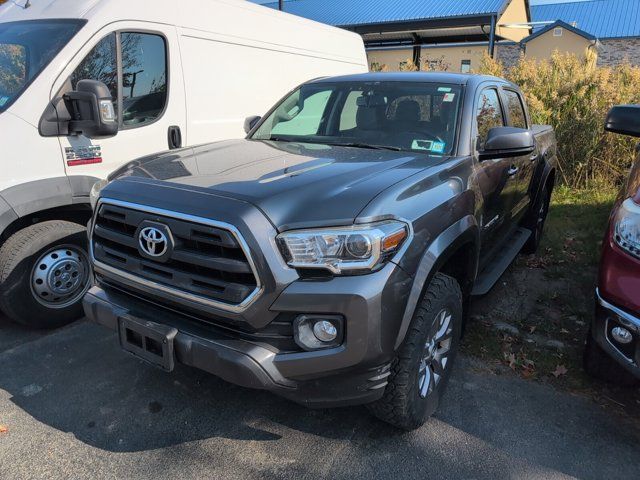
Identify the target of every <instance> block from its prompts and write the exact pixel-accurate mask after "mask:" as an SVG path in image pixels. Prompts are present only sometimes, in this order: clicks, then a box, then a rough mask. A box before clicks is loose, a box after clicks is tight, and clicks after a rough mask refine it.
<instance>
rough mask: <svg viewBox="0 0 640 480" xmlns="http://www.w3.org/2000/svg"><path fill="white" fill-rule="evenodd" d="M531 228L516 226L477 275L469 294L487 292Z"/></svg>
mask: <svg viewBox="0 0 640 480" xmlns="http://www.w3.org/2000/svg"><path fill="white" fill-rule="evenodd" d="M530 236H531V230H529V229H526V228H518V229H517V230H516V231H515V232H513V235H512V236H511V238H510V239H509V240H507V242H506V243H505V245H504V246H503V247H502V249H501V250H500V251H499V252H498V253H497V254H496V255H495V256H494V257H493V258H492V259H491V261H490V262H489V263H488V264H487V266H486V267H485V268H484V270H483V271H482V272H480V274H479V275H478V278H477V279H476V283H475V285H474V287H473V290H472V291H471V295H474V296H480V295H486V294H487V293H489V290H491V289H492V288H493V286H494V285H495V284H496V283H497V282H498V280H499V279H500V277H501V276H502V274H503V273H504V272H505V271H506V270H507V268H509V265H511V263H512V262H513V260H514V259H515V258H516V256H517V255H518V253H520V250H522V247H523V246H524V244H525V243H527V240H529V237H530Z"/></svg>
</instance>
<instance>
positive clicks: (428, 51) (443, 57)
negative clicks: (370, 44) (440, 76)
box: [367, 45, 488, 72]
mask: <svg viewBox="0 0 640 480" xmlns="http://www.w3.org/2000/svg"><path fill="white" fill-rule="evenodd" d="M487 48H488V47H487V45H462V46H455V47H429V46H423V47H422V49H421V55H420V66H421V69H422V70H429V69H432V70H443V69H444V70H446V71H449V72H460V71H462V61H463V60H465V61H468V62H469V63H470V70H471V71H473V70H477V69H478V68H479V67H480V62H481V61H482V56H483V54H484V53H485V52H486V51H487ZM367 55H368V57H369V66H370V67H371V66H372V65H373V64H374V63H377V64H378V65H379V66H382V65H386V66H387V68H388V69H389V70H390V71H392V72H394V71H398V70H399V69H400V62H406V61H407V60H411V59H412V58H413V49H412V48H405V49H397V50H369V51H368V52H367Z"/></svg>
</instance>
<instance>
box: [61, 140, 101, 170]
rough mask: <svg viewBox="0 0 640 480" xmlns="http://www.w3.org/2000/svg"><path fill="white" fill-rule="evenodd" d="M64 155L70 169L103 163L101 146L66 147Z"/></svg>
mask: <svg viewBox="0 0 640 480" xmlns="http://www.w3.org/2000/svg"><path fill="white" fill-rule="evenodd" d="M64 153H65V155H66V157H67V165H68V166H69V167H75V166H78V165H91V164H94V163H102V149H101V148H100V145H89V146H86V147H66V148H65V149H64Z"/></svg>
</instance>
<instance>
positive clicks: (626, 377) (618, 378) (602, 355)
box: [582, 329, 640, 387]
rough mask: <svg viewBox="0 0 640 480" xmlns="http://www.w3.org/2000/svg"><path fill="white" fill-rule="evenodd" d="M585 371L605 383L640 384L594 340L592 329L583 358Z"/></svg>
mask: <svg viewBox="0 0 640 480" xmlns="http://www.w3.org/2000/svg"><path fill="white" fill-rule="evenodd" d="M582 364H583V366H584V369H585V371H586V372H587V373H588V374H589V375H591V376H592V377H594V378H597V379H598V380H601V381H603V382H607V383H612V384H616V385H621V386H624V387H633V386H637V385H639V384H640V380H638V379H637V378H636V377H634V376H633V375H631V374H630V373H629V372H627V371H626V370H625V369H624V368H623V367H622V366H620V365H618V363H617V362H616V361H615V360H614V359H613V358H611V357H610V356H609V355H608V354H607V352H605V351H604V350H603V349H602V347H601V346H600V345H598V343H597V342H596V341H595V340H594V339H593V335H592V333H591V329H589V333H588V334H587V345H586V346H585V349H584V354H583V356H582Z"/></svg>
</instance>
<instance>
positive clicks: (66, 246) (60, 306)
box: [0, 220, 91, 328]
mask: <svg viewBox="0 0 640 480" xmlns="http://www.w3.org/2000/svg"><path fill="white" fill-rule="evenodd" d="M86 244H87V235H86V229H85V228H84V227H83V226H81V225H78V224H76V223H71V222H65V221H60V220H54V221H47V222H42V223H38V224H35V225H31V226H29V227H26V228H24V229H22V230H20V231H18V232H16V233H14V234H13V235H12V236H11V237H9V239H8V240H7V241H6V242H5V243H4V245H2V248H0V309H1V310H2V311H3V312H4V314H5V315H6V316H7V317H9V318H10V319H11V320H13V321H15V322H18V323H21V324H23V325H26V326H29V327H33V328H56V327H60V326H62V325H65V324H67V323H70V322H72V321H74V320H77V319H78V318H80V317H82V315H83V311H82V296H83V294H84V292H85V291H86V290H87V288H88V287H89V284H90V283H91V274H90V267H89V263H88V257H87V253H86ZM67 254H68V256H69V257H68V258H66V257H64V258H63V256H66V255H67ZM61 255H62V256H61ZM36 262H37V263H38V264H39V265H38V268H39V269H40V270H39V271H36ZM44 262H46V263H47V265H48V266H49V267H47V268H41V267H42V266H43V265H44ZM47 265H45V266H47ZM67 265H69V268H68V270H69V271H68V272H67V271H66V270H67ZM81 267H82V269H81ZM80 269H81V270H82V271H80ZM56 272H58V274H61V275H62V277H59V278H63V279H64V280H65V282H66V283H65V284H64V285H61V286H60V287H57V286H56V288H57V289H58V290H56V291H53V290H51V293H49V292H47V291H41V290H46V288H48V286H49V282H48V281H47V280H46V279H45V280H44V286H42V285H43V279H42V278H40V277H42V276H43V275H44V276H46V278H51V279H52V282H53V281H54V280H53V275H54V274H56ZM60 272H61V273H60ZM76 273H77V274H76ZM49 274H51V276H50V275H49ZM38 275H40V277H38ZM72 275H74V276H72ZM77 277H80V278H79V279H78V280H76V278H77ZM36 282H38V283H39V285H36ZM57 283H61V282H59V281H55V283H54V285H55V284H57ZM67 285H69V292H68V294H67V293H64V294H62V293H60V292H59V288H65V287H66V286H67ZM36 288H38V291H39V293H38V292H37V291H36ZM38 294H39V295H40V300H39V299H38ZM57 295H60V296H57ZM67 295H68V296H67Z"/></svg>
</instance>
